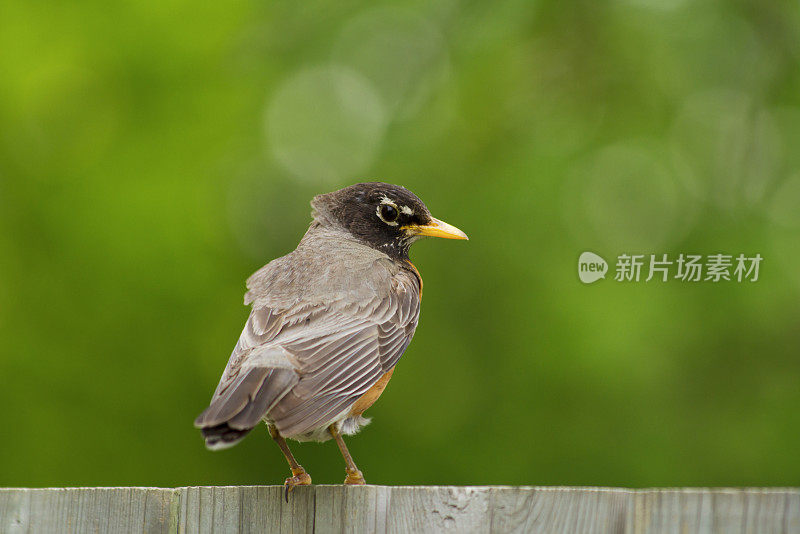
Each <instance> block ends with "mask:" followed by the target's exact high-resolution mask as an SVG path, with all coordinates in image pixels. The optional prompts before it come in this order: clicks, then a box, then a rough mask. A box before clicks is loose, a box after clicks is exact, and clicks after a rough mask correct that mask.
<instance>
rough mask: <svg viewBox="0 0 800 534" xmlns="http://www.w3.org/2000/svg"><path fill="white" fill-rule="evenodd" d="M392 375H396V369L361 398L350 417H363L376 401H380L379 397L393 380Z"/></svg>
mask: <svg viewBox="0 0 800 534" xmlns="http://www.w3.org/2000/svg"><path fill="white" fill-rule="evenodd" d="M392 373H394V367H392V369H391V370H390V371H389V372H387V373H386V374H384V375H383V376H382V377H380V378H379V379H378V381H377V382H375V385H373V386H372V387H371V388H369V389H368V390H367V392H366V393H364V394H363V395H361V397H360V398H359V399H358V400H357V401H356V403H355V404H353V407H352V408H351V409H350V417H353V416H356V415H361V414H362V413H364V412H365V411H366V410H367V408H369V407H370V406H372V405H373V404H374V403H375V401H376V400H378V397H380V396H381V393H383V390H384V389H385V388H386V384H388V383H389V379H390V378H392Z"/></svg>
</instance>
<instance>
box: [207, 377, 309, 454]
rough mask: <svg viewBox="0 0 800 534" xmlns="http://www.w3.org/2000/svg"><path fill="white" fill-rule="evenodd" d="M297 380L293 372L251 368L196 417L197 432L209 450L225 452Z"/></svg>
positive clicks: (226, 386) (219, 392)
mask: <svg viewBox="0 0 800 534" xmlns="http://www.w3.org/2000/svg"><path fill="white" fill-rule="evenodd" d="M298 380H299V378H298V376H297V373H296V372H295V371H294V370H293V369H283V368H268V367H252V368H250V369H247V370H242V371H241V372H240V374H239V376H237V377H236V378H234V379H233V380H232V381H231V382H230V383H229V384H226V385H225V386H224V387H222V388H221V389H220V390H219V391H217V393H216V394H215V395H214V398H213V399H212V400H211V405H210V406H209V407H208V408H206V410H205V411H204V412H203V413H201V414H200V415H199V416H197V419H195V420H194V426H195V427H196V428H199V429H200V431H201V432H202V434H203V438H205V440H206V447H208V448H209V449H211V450H220V449H227V448H228V447H233V446H234V445H236V444H237V443H238V442H239V441H241V440H242V439H243V438H244V437H245V436H246V435H247V434H248V433H250V431H251V430H252V429H253V428H254V427H255V426H256V425H258V423H259V422H260V421H261V420H262V419H263V418H264V416H265V415H267V413H269V411H270V410H271V409H272V407H273V406H275V404H277V403H278V401H279V400H281V399H282V398H283V396H284V395H286V393H288V392H289V390H290V389H292V387H294V385H295V384H297V381H298Z"/></svg>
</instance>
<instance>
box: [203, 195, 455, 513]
mask: <svg viewBox="0 0 800 534" xmlns="http://www.w3.org/2000/svg"><path fill="white" fill-rule="evenodd" d="M311 207H312V209H313V211H312V213H311V215H312V217H313V220H312V222H311V225H310V227H309V229H308V231H307V232H306V234H305V235H304V236H303V238H302V239H301V240H300V244H299V245H298V246H297V248H296V249H295V250H294V251H293V252H291V253H289V254H287V255H286V256H283V257H281V258H278V259H276V260H273V261H271V262H270V263H268V264H267V265H266V266H264V267H262V268H261V269H260V270H259V271H257V272H256V273H255V274H253V275H252V276H251V277H250V278H249V279H248V280H247V289H248V291H247V293H246V294H245V297H244V302H245V304H246V305H247V304H250V305H252V310H251V312H250V316H249V317H248V319H247V322H246V324H245V326H244V331H243V332H242V334H241V336H240V337H239V341H238V342H237V343H236V347H235V348H234V349H233V354H231V357H230V360H229V361H228V366H227V367H226V368H225V372H224V373H223V374H222V378H221V379H220V382H219V385H218V386H217V389H216V391H215V392H214V396H213V397H212V399H211V404H210V406H209V407H208V408H207V409H206V410H205V411H204V412H203V413H202V414H200V415H199V416H198V417H197V419H196V420H195V422H194V424H195V426H196V427H197V428H200V429H201V431H202V433H203V437H204V438H205V441H206V446H207V447H208V448H209V449H212V450H216V449H224V448H227V447H230V446H233V445H235V444H236V443H238V442H239V441H240V440H241V439H242V438H244V437H245V436H246V435H247V434H248V433H249V432H250V431H251V430H252V429H253V428H254V427H255V426H257V425H258V423H259V422H260V421H264V422H266V424H267V428H268V429H269V433H270V435H271V436H272V438H273V439H274V440H275V441H276V442H277V444H278V446H279V447H280V448H281V451H283V454H284V455H285V456H286V459H287V460H288V462H289V466H290V468H291V470H292V476H291V477H289V478H287V479H286V482H285V487H286V496H287V498H288V495H289V491H291V490H292V489H293V488H294V487H295V486H298V485H306V484H311V477H310V476H309V475H308V473H307V472H306V471H305V469H303V467H302V466H301V465H300V464H298V463H297V461H296V460H295V458H294V456H293V455H292V453H291V451H290V450H289V446H288V445H287V444H286V440H285V438H291V439H294V440H297V441H312V440H313V441H326V440H328V439H331V438H333V439H335V440H336V444H337V445H338V446H339V450H340V451H341V453H342V455H343V456H344V460H345V462H346V464H347V468H346V473H347V477H346V478H345V481H344V483H345V484H364V483H365V482H364V476H363V475H362V473H361V471H359V470H358V468H357V467H356V464H355V463H354V462H353V459H352V457H351V456H350V453H349V452H348V451H347V447H346V446H345V443H344V441H343V439H342V434H344V435H352V434H355V433H356V432H358V430H359V428H360V427H362V426H364V425H366V424H367V423H368V422H369V420H368V419H365V418H364V417H363V414H364V411H365V410H366V409H367V408H369V407H370V406H372V404H373V403H374V402H375V401H376V400H377V399H378V397H379V396H380V395H381V393H382V392H383V390H384V388H385V387H386V384H387V383H388V382H389V379H390V378H391V377H392V373H393V372H394V367H395V365H396V364H397V361H398V360H399V359H400V356H401V355H402V354H403V352H404V351H405V350H406V347H408V344H409V342H410V341H411V338H412V336H413V335H414V330H415V329H416V327H417V320H418V318H419V305H420V296H421V295H422V278H421V277H420V274H419V271H417V269H416V267H414V265H413V264H412V263H411V261H410V260H409V256H408V252H409V248H410V247H411V245H412V244H413V243H414V242H415V241H417V240H418V239H420V238H422V237H424V236H434V237H444V238H448V239H467V235H466V234H465V233H464V232H462V231H461V230H459V229H458V228H455V227H454V226H451V225H449V224H447V223H445V222H443V221H440V220H438V219H435V218H433V217H432V216H431V214H430V212H429V211H428V208H427V207H426V206H425V204H424V203H423V202H422V201H421V200H420V199H419V198H418V197H417V196H416V195H414V193H412V192H411V191H409V190H408V189H406V188H404V187H400V186H397V185H391V184H385V183H381V182H371V183H362V184H356V185H352V186H350V187H346V188H344V189H340V190H338V191H334V192H332V193H327V194H324V195H318V196H316V197H314V199H313V200H312V201H311Z"/></svg>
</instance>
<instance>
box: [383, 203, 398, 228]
mask: <svg viewBox="0 0 800 534" xmlns="http://www.w3.org/2000/svg"><path fill="white" fill-rule="evenodd" d="M378 214H379V215H380V218H381V219H383V221H384V222H387V223H391V222H395V221H396V220H397V217H398V216H399V215H400V214H399V213H398V211H397V208H395V207H394V206H392V205H391V204H381V207H380V210H379V211H378Z"/></svg>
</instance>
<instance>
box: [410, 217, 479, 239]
mask: <svg viewBox="0 0 800 534" xmlns="http://www.w3.org/2000/svg"><path fill="white" fill-rule="evenodd" d="M403 230H405V231H406V232H408V233H409V234H411V235H424V236H429V237H443V238H445V239H467V240H468V239H469V237H467V234H465V233H464V232H462V231H461V230H459V229H458V228H456V227H455V226H453V225H451V224H447V223H446V222H444V221H440V220H439V219H434V218H433V217H431V222H430V224H426V225H423V226H420V225H417V224H411V225H408V226H404V227H403Z"/></svg>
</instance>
